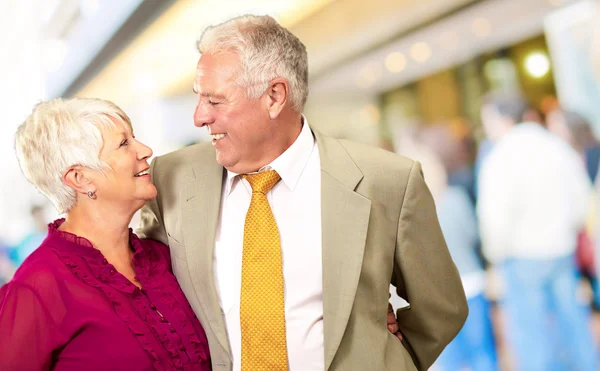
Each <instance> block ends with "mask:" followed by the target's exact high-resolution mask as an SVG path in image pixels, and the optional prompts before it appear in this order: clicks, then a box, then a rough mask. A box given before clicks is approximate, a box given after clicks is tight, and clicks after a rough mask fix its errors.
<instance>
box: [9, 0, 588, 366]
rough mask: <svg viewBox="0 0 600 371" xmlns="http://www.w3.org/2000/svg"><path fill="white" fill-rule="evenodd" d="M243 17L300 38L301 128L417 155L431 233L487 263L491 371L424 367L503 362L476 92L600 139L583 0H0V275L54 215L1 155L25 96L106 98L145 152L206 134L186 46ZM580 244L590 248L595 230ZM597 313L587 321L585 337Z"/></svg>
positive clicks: (25, 110)
mask: <svg viewBox="0 0 600 371" xmlns="http://www.w3.org/2000/svg"><path fill="white" fill-rule="evenodd" d="M246 13H253V14H269V15H271V16H273V17H275V18H276V19H277V20H278V21H279V22H280V23H281V24H282V25H283V26H284V27H286V28H288V29H289V30H290V31H291V32H292V33H294V34H295V35H296V36H298V37H299V38H300V40H301V41H302V42H303V43H304V44H305V45H306V47H307V50H308V57H309V66H310V67H309V68H310V70H309V72H310V84H309V86H310V94H309V99H308V103H307V105H306V108H305V111H304V113H305V115H306V117H307V118H308V121H309V123H310V124H311V126H312V127H313V128H315V129H317V130H319V131H321V132H323V133H326V134H329V135H332V136H335V137H338V138H348V139H352V140H356V141H360V142H364V143H368V144H371V145H375V146H378V147H382V148H385V149H387V150H390V151H395V152H397V153H402V154H406V155H408V156H410V157H413V158H415V159H418V160H419V161H421V162H422V163H423V168H424V170H425V173H426V180H427V182H428V184H429V185H430V187H431V188H432V192H433V193H434V197H435V198H436V202H437V203H438V213H439V214H440V215H439V216H440V220H441V222H442V223H443V224H444V220H450V222H449V223H450V224H452V223H451V222H452V221H458V222H457V223H458V224H457V225H455V226H454V227H452V226H448V227H444V225H443V226H442V227H443V229H444V233H445V234H446V233H447V235H446V238H447V239H448V241H449V245H454V244H457V245H460V246H461V248H466V249H467V250H469V252H467V253H466V254H471V253H472V254H473V255H474V256H476V258H477V261H478V262H479V263H480V265H481V267H482V269H481V271H482V272H483V271H485V273H484V275H485V276H484V277H482V276H481V275H480V276H479V277H480V279H479V280H478V279H476V278H475V279H473V280H475V281H479V282H483V283H482V284H479V283H477V284H469V287H476V288H474V289H473V290H474V291H475V292H476V293H479V292H480V291H482V292H483V294H484V295H483V296H484V297H485V299H486V300H487V303H488V304H489V305H490V307H489V309H485V310H484V313H486V314H485V315H484V316H483V317H486V316H487V317H489V320H490V321H491V322H492V325H493V326H492V327H493V334H492V335H491V336H492V337H493V339H492V340H493V341H492V343H491V345H490V347H491V348H494V349H496V350H495V351H492V350H490V351H489V352H490V353H495V352H497V354H498V361H497V365H498V366H497V367H499V368H495V367H493V366H489V365H488V366H476V365H475V366H473V364H471V365H469V364H468V363H466V362H463V363H462V364H461V363H460V362H458V361H456V362H455V363H452V361H451V360H447V363H444V364H442V363H440V365H436V367H438V368H439V369H456V370H462V369H465V370H469V369H473V370H488V369H503V370H512V369H515V368H514V367H516V366H515V364H516V363H515V362H516V361H515V358H516V356H515V354H514V352H511V350H510V346H507V345H506V344H507V342H508V341H509V340H507V338H506V336H505V335H506V331H505V330H504V327H503V325H502V324H503V321H504V319H503V318H504V317H503V316H504V315H505V313H504V314H503V312H502V310H501V308H500V307H499V306H498V305H497V303H498V302H500V300H501V299H502V297H503V295H504V294H505V288H506V287H505V286H504V283H503V280H502V279H500V278H499V277H498V274H496V272H495V270H494V265H493V264H490V261H489V260H488V259H486V257H485V254H484V253H482V248H481V241H480V239H479V230H478V225H479V224H478V221H477V220H476V216H477V215H478V214H477V211H476V210H477V209H476V207H477V206H476V205H477V193H478V192H477V187H478V186H477V177H478V174H477V170H478V166H479V165H478V152H481V150H482V148H483V144H484V143H485V141H486V131H485V130H484V125H482V116H481V109H482V105H483V102H482V98H483V97H484V96H485V94H486V93H487V92H489V91H517V90H518V91H519V92H520V94H521V97H522V98H524V101H525V102H526V103H527V116H526V117H524V118H523V121H535V122H538V123H540V124H541V125H542V126H547V119H548V118H549V117H551V116H552V113H553V112H556V110H557V109H561V110H569V112H571V111H572V112H576V113H578V114H579V115H580V116H581V117H582V118H583V119H584V120H585V122H586V125H587V126H588V127H589V131H588V134H587V137H588V139H590V143H591V144H590V146H594V145H595V144H594V143H596V142H595V136H596V135H598V134H600V109H599V105H600V85H599V81H600V58H598V59H597V60H596V61H595V59H594V58H595V56H596V54H600V37H599V31H598V29H597V25H598V24H600V17H599V16H598V2H597V1H595V0H370V1H368V2H365V1H362V0H219V1H217V0H177V1H175V0H160V1H159V0H145V1H143V0H0V50H2V57H1V58H0V106H1V112H2V125H0V170H1V171H2V174H3V176H1V177H0V251H1V252H2V254H0V255H1V256H2V257H3V258H2V259H0V272H1V275H2V278H0V282H1V281H6V280H9V279H10V277H11V275H12V272H13V271H14V269H15V268H16V267H17V266H18V265H19V264H20V262H22V260H23V259H24V258H25V257H26V256H27V254H28V253H29V252H31V251H32V250H33V249H34V248H35V247H36V246H37V245H38V244H39V242H40V241H41V238H43V237H44V236H45V233H46V231H45V227H44V224H45V223H47V222H48V221H51V220H53V219H54V218H56V217H57V216H58V215H57V214H56V211H55V210H54V209H53V208H52V206H51V205H49V203H48V202H46V200H45V199H44V197H43V196H42V195H41V194H39V193H38V192H37V191H36V190H35V189H34V188H33V186H31V185H30V184H29V183H27V181H26V180H25V179H24V177H23V176H22V175H21V172H20V170H19V167H18V163H17V161H16V158H15V155H14V146H13V140H14V133H15V130H16V128H17V126H18V125H19V124H20V123H21V122H23V120H24V119H25V117H26V116H27V115H28V114H29V113H30V112H31V109H32V107H33V105H34V104H35V103H36V102H38V101H40V100H47V99H51V98H55V97H61V96H62V97H72V96H86V97H100V98H103V99H108V100H111V101H113V102H115V103H116V104H117V105H119V106H120V107H121V108H123V109H124V110H125V112H127V113H128V115H129V116H130V118H131V119H132V123H133V126H134V129H135V131H136V137H137V138H139V139H140V140H141V141H142V142H144V143H145V144H147V145H149V146H150V147H151V148H152V149H153V150H154V155H161V154H164V153H167V152H169V151H172V150H175V149H178V148H181V147H182V146H185V145H189V144H191V143H194V142H197V141H207V140H209V136H208V133H207V131H206V130H205V129H198V128H196V127H194V125H193V121H192V113H193V111H194V107H195V104H196V96H195V95H194V94H193V92H192V82H193V78H194V73H195V66H196V63H197V59H198V57H199V55H198V52H197V51H196V48H195V42H196V40H197V39H198V37H199V36H200V34H201V32H202V30H203V29H204V28H205V27H206V26H208V25H210V24H214V23H218V22H221V21H224V20H226V19H228V18H231V17H233V16H236V15H241V14H246ZM596 48H597V49H596ZM488 135H489V134H488ZM557 136H558V135H557ZM487 139H490V138H487ZM566 141H567V142H568V140H566ZM569 144H573V143H569ZM575 149H576V150H577V148H575ZM582 159H583V160H584V161H582V162H585V159H584V158H582ZM592 166H593V164H592ZM595 167H596V173H597V169H598V164H596V165H595ZM438 173H439V174H443V175H440V177H436V176H434V175H435V174H438ZM427 174H431V175H427ZM594 181H595V173H594V174H593V176H592V177H591V179H590V184H593V183H594ZM440 184H444V185H445V186H452V187H458V188H460V189H461V190H462V192H463V194H464V195H466V202H462V203H461V200H463V201H464V200H465V198H464V197H463V198H462V199H461V197H460V196H459V197H455V198H452V200H454V201H455V202H454V203H452V202H450V203H448V204H447V205H448V206H447V207H446V208H445V209H443V210H442V209H440V207H441V205H446V204H445V203H444V202H442V198H438V196H439V194H438V193H436V192H437V189H438V188H436V187H437V186H438V185H440ZM442 188H443V187H442ZM440 192H441V191H440ZM449 199H450V198H448V199H447V200H449ZM461 210H463V211H464V212H462V213H461ZM469 223H470V224H469ZM133 224H137V221H136V219H135V218H134V222H133ZM453 228H454V229H453ZM469 233H470V234H469ZM588 237H589V241H590V244H591V245H593V244H594V243H595V242H596V241H595V239H594V233H593V231H590V233H589V236H588ZM451 241H456V242H451ZM450 248H451V250H452V249H453V246H450ZM453 257H455V255H454V253H453ZM479 263H478V264H479ZM459 269H460V267H459ZM592 271H593V269H591V270H590V271H589V272H587V273H588V274H587V276H591V277H589V278H590V279H588V280H583V281H582V283H580V284H579V285H578V289H577V290H578V291H577V300H578V301H579V302H580V303H581V305H582V306H587V307H591V308H594V306H595V305H596V304H595V302H594V280H595V279H594V274H595V273H590V272H592ZM462 273H463V272H461V275H462ZM583 273H585V272H583ZM582 276H585V274H582ZM471 277H473V276H471ZM473 280H471V281H469V282H471V283H472V282H474V281H473ZM463 281H464V282H465V277H463ZM465 286H467V285H465ZM479 286H481V287H479ZM474 295H475V296H476V294H474ZM392 301H393V303H394V306H400V305H402V304H401V303H400V302H399V301H397V299H396V298H393V299H392ZM470 304H471V303H470ZM486 308H487V307H486ZM594 313H595V312H594ZM596 316H597V315H596V314H594V317H592V320H591V321H590V322H589V328H590V329H591V330H593V331H595V332H593V333H594V336H596V337H595V339H596V340H594V341H595V344H598V335H599V334H600V331H598V330H597V328H598V326H597V325H595V323H596V322H598V320H597V319H596ZM485 321H486V318H483V319H482V322H481V323H485ZM481 326H483V327H485V326H484V325H481ZM554 335H555V336H556V338H558V339H561V338H562V340H560V341H563V342H568V341H569V339H565V338H563V334H562V333H559V332H556V333H555V334H554ZM575 336H579V335H578V334H576V335H575ZM479 341H480V343H481V344H483V343H485V342H487V341H488V340H486V339H483V338H482V339H480V340H479ZM459 348H460V347H459ZM462 348H463V349H467V348H468V344H467V343H465V345H464V346H463V347H462ZM596 348H597V347H596ZM457 352H460V349H459V350H457ZM494 356H495V355H494ZM494 356H492V358H493V357H494ZM445 362H446V361H445ZM457 362H458V363H457ZM459 364H460V365H459ZM449 365H453V366H449ZM486 367H488V368H486ZM566 369H572V370H575V369H576V368H566ZM581 369H582V370H583V368H581ZM591 369H594V366H592V368H591ZM526 371H538V370H526Z"/></svg>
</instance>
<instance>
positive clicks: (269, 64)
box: [197, 15, 308, 112]
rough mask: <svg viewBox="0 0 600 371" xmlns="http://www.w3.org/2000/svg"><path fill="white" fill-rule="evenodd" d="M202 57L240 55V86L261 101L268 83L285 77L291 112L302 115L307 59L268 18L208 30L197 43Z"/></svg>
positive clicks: (237, 21)
mask: <svg viewBox="0 0 600 371" xmlns="http://www.w3.org/2000/svg"><path fill="white" fill-rule="evenodd" d="M197 47H198V51H199V52H200V53H202V54H204V53H207V54H219V53H227V52H233V53H236V54H238V55H239V57H240V61H241V64H242V75H241V76H240V79H241V81H239V84H240V85H241V86H242V87H244V88H246V91H247V94H248V97H249V98H254V99H255V98H258V97H260V96H261V95H262V94H263V93H264V92H265V91H266V90H267V88H268V87H269V83H270V82H271V81H272V80H273V79H275V78H277V77H283V78H285V79H286V80H287V81H288V83H289V90H290V91H289V94H290V97H289V99H290V100H291V104H292V108H293V109H295V110H296V111H298V112H301V111H302V109H303V108H304V104H305V103H306V98H307V96H308V58H307V55H306V47H305V46H304V44H302V42H300V40H299V39H298V38H297V37H296V36H294V35H293V34H292V33H291V32H289V31H288V30H287V29H285V28H283V27H282V26H281V25H280V24H279V23H277V21H275V20H274V19H273V18H271V17H269V16H254V15H245V16H241V17H237V18H233V19H230V20H228V21H226V22H224V23H221V24H218V25H216V26H211V27H208V28H207V29H206V30H205V31H204V33H203V34H202V36H201V37H200V40H199V41H198V43H197Z"/></svg>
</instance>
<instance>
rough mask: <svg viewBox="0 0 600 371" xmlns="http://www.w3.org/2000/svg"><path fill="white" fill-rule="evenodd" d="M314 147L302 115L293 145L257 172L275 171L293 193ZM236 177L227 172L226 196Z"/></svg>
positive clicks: (312, 138) (310, 132)
mask: <svg viewBox="0 0 600 371" xmlns="http://www.w3.org/2000/svg"><path fill="white" fill-rule="evenodd" d="M314 145H315V138H314V137H313V134H312V131H311V130H310V127H309V126H308V120H306V117H304V115H302V130H301V131H300V135H298V138H296V140H295V141H294V143H292V145H291V146H290V147H289V148H288V149H287V150H286V151H285V152H283V153H282V154H281V155H280V156H279V157H277V158H276V159H275V160H273V162H271V163H270V164H268V165H266V166H263V167H262V168H260V170H258V172H261V171H267V170H275V171H277V173H278V174H279V176H280V177H281V181H282V182H283V183H284V184H285V185H286V187H288V189H290V190H291V191H293V190H294V189H295V188H296V185H297V184H298V180H299V179H300V175H302V172H303V171H304V168H305V167H306V164H307V163H308V159H309V157H310V155H311V153H312V151H313V148H314ZM238 175H240V174H237V173H234V172H232V171H229V170H227V181H226V189H225V194H226V195H229V194H230V193H231V191H232V190H233V187H234V185H235V184H236V181H237V179H240V177H239V176H238Z"/></svg>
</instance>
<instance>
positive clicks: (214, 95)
mask: <svg viewBox="0 0 600 371" xmlns="http://www.w3.org/2000/svg"><path fill="white" fill-rule="evenodd" d="M196 94H198V92H197V91H196ZM200 95H201V96H203V97H206V98H216V99H225V96H224V95H223V94H220V93H218V92H216V93H211V92H205V91H203V92H200Z"/></svg>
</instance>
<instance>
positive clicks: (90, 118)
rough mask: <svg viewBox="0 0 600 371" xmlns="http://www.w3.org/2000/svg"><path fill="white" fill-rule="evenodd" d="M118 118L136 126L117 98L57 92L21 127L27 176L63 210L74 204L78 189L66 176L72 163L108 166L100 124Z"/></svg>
mask: <svg viewBox="0 0 600 371" xmlns="http://www.w3.org/2000/svg"><path fill="white" fill-rule="evenodd" d="M115 120H117V121H123V122H125V123H126V124H127V125H129V127H131V121H130V120H129V117H128V116H127V115H126V114H125V112H123V110H121V109H120V108H119V107H117V106H116V105H115V104H114V103H112V102H109V101H106V100H102V99H90V98H73V99H61V98H57V99H53V100H51V101H47V102H41V103H39V104H37V105H36V106H35V107H34V108H33V111H32V113H31V114H30V115H29V116H28V117H27V119H26V120H25V122H24V123H23V124H21V125H20V126H19V128H18V129H17V133H16V136H15V151H16V154H17V158H18V160H19V165H20V166H21V170H22V171H23V174H24V175H25V178H27V180H28V181H29V182H31V183H32V184H33V185H34V186H35V187H36V188H37V189H38V190H39V191H40V192H41V193H43V194H44V195H45V196H46V197H48V198H49V199H50V201H52V203H53V204H54V206H55V207H56V209H57V210H58V211H59V212H60V213H66V212H68V211H69V210H71V208H73V206H74V205H75V202H76V193H75V191H74V190H73V189H72V188H70V187H69V186H67V185H66V184H64V182H63V174H64V172H65V171H66V170H67V169H69V168H70V167H71V166H75V165H80V166H85V167H88V168H90V169H94V170H98V171H102V170H103V169H107V168H108V165H107V164H106V163H105V162H103V161H101V160H100V159H99V155H100V150H101V149H102V145H103V140H102V134H101V131H100V128H112V127H115V125H116V124H115Z"/></svg>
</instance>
